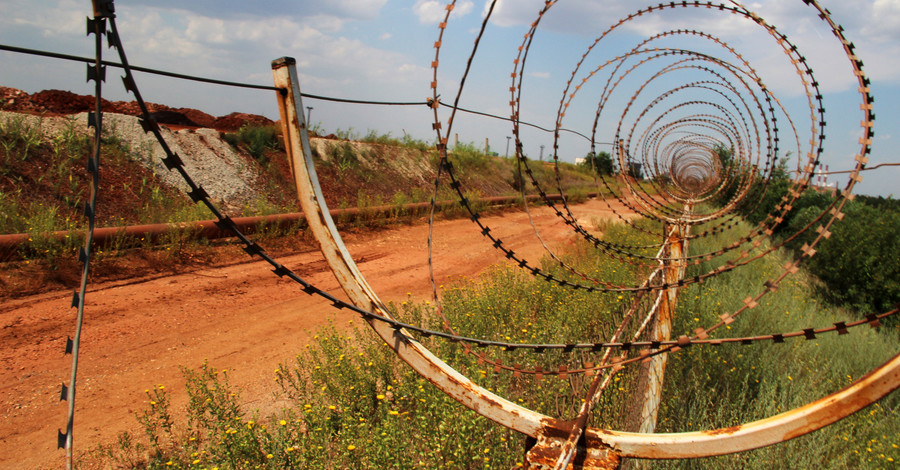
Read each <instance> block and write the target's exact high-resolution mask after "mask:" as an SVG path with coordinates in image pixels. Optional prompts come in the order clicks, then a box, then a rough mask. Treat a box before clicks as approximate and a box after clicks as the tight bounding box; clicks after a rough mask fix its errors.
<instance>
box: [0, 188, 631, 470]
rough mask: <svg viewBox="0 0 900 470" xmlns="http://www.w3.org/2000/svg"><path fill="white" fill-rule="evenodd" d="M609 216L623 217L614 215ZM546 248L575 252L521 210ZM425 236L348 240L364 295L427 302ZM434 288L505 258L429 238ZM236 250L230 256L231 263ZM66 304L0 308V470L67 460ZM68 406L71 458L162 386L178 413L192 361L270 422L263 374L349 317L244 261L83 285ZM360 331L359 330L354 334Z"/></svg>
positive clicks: (441, 235) (523, 232) (519, 236)
mask: <svg viewBox="0 0 900 470" xmlns="http://www.w3.org/2000/svg"><path fill="white" fill-rule="evenodd" d="M617 210H618V211H620V213H621V212H624V211H623V210H622V208H621V206H617ZM576 212H577V213H578V215H579V219H580V220H581V221H582V222H583V223H585V225H586V227H588V228H591V227H592V225H591V221H592V220H594V218H607V217H615V216H614V214H613V213H612V212H611V211H610V210H609V209H608V206H607V203H606V202H603V201H588V202H587V203H585V204H582V205H579V206H578V207H577V210H576ZM532 213H533V214H534V215H535V222H536V224H537V226H538V227H539V229H540V230H541V235H542V236H543V237H544V239H545V241H546V242H547V243H548V244H550V246H552V247H555V248H562V247H564V246H565V245H567V244H571V243H573V241H574V239H575V234H574V233H573V232H572V230H571V228H569V227H568V226H566V225H564V224H561V223H558V219H556V217H555V216H553V215H552V212H551V211H550V210H548V209H546V208H532ZM483 220H484V221H485V222H486V223H487V224H488V225H490V226H492V227H494V233H495V234H497V235H499V236H500V237H501V238H503V239H504V241H505V242H506V243H507V246H509V247H510V248H512V249H514V250H515V252H516V253H518V254H521V255H523V256H524V257H526V259H529V260H533V261H534V262H535V263H536V262H538V260H539V259H540V257H541V256H542V254H543V253H544V252H543V249H542V248H541V246H540V243H539V242H538V240H537V239H536V238H535V236H534V233H533V231H532V230H531V227H530V225H529V224H528V219H527V216H526V215H525V214H524V213H523V212H521V211H516V212H507V213H505V214H501V215H495V216H490V217H485V218H484V219H483ZM427 234H428V226H427V225H425V224H422V225H415V226H408V227H402V228H397V229H390V230H384V231H379V232H377V233H373V234H369V235H359V236H355V237H353V238H352V239H350V240H348V241H347V245H348V248H349V250H350V252H351V253H352V255H353V256H354V259H356V260H357V262H358V264H359V266H360V269H361V271H362V272H363V274H364V275H365V276H366V278H367V279H368V281H369V283H370V284H371V285H372V287H373V288H374V289H375V291H376V292H378V293H379V295H381V297H382V299H384V300H392V299H405V298H406V296H407V294H408V293H409V294H411V295H412V296H413V298H418V299H427V298H430V292H431V290H430V281H429V279H428V265H427V259H426V240H427ZM435 239H436V242H435V253H436V254H435V268H436V274H437V279H438V282H450V281H452V280H454V279H458V278H459V277H460V276H474V275H477V274H479V273H481V272H483V271H484V270H485V269H486V268H488V267H489V266H491V265H494V264H497V263H501V262H503V261H504V258H503V257H502V256H500V255H499V254H498V252H497V251H496V250H494V249H493V248H492V246H491V245H490V244H489V243H486V242H485V241H484V240H485V239H484V238H482V237H481V235H480V234H479V232H478V230H477V229H476V228H475V226H474V225H473V224H472V223H471V222H470V221H468V220H467V219H460V220H450V221H442V222H439V223H438V224H436V226H435ZM237 249H238V248H235V250H237ZM280 261H281V262H282V264H284V265H285V266H289V267H291V268H292V269H295V270H296V271H297V272H299V273H300V274H301V275H302V276H304V277H305V278H306V279H307V280H309V281H310V282H312V283H313V284H315V285H317V286H320V287H322V288H324V289H326V290H328V291H330V292H336V291H337V290H338V287H337V283H336V281H335V280H334V277H333V276H332V274H331V271H330V270H329V269H328V266H327V265H326V263H325V261H324V259H323V258H322V256H321V254H320V253H318V252H308V253H300V254H295V255H292V256H287V257H283V258H281V259H280ZM71 299H72V290H65V291H59V292H49V293H45V294H40V295H35V296H31V297H25V298H20V299H15V300H5V301H3V303H2V305H0V328H2V329H0V364H2V370H0V468H23V469H25V468H27V469H32V468H60V467H62V466H63V465H64V461H65V452H64V451H62V450H57V449H56V435H57V429H62V428H64V426H65V414H66V402H61V401H59V393H60V384H61V383H68V381H69V374H70V371H71V356H63V350H64V346H65V341H66V337H67V335H71V334H72V332H73V331H74V323H75V312H74V309H72V308H71V307H70V304H71ZM86 299H87V307H86V309H85V321H84V329H83V336H82V346H81V348H82V349H81V360H80V361H81V362H80V366H79V376H78V384H77V385H78V386H77V390H78V396H77V399H76V405H77V407H76V418H75V434H74V436H75V446H76V450H77V451H86V450H89V449H92V448H95V447H96V446H97V444H101V443H110V442H112V441H113V440H114V439H115V436H116V435H117V434H118V433H119V432H121V431H126V430H137V429H138V425H137V421H136V420H135V418H134V416H133V414H134V412H136V411H139V410H141V409H143V408H144V407H145V406H146V405H145V401H146V400H145V395H144V390H145V389H147V388H149V387H151V386H153V385H158V384H165V386H166V388H167V389H169V390H170V391H172V392H173V393H172V404H173V409H175V410H177V409H178V407H180V406H182V405H183V404H184V402H185V401H186V397H185V396H184V392H183V384H184V381H183V379H182V375H181V372H180V370H179V367H180V366H185V367H196V366H198V365H199V364H200V363H201V362H203V361H204V360H208V361H209V363H210V364H211V365H212V366H214V367H216V368H220V369H228V371H229V378H230V381H231V383H232V384H235V385H237V386H238V387H240V388H241V390H242V394H241V396H242V398H243V400H244V403H245V406H246V407H247V408H248V409H251V410H252V409H258V410H259V411H260V413H261V414H262V415H265V414H266V412H268V411H269V410H272V409H273V408H274V406H275V405H274V402H273V391H274V389H275V387H274V382H273V380H272V377H273V374H272V371H273V370H274V369H275V368H276V367H277V364H278V363H279V362H281V361H286V360H289V359H290V358H292V357H293V356H294V354H295V353H296V352H298V351H299V350H300V349H301V348H303V346H304V345H305V344H306V343H307V341H308V339H309V338H310V337H311V336H312V335H313V334H314V332H315V331H316V329H317V328H319V327H321V326H323V325H325V324H327V323H328V322H334V323H335V324H336V325H340V326H341V327H346V325H347V324H348V320H355V318H354V316H353V315H351V314H349V313H347V312H342V311H336V310H335V309H333V308H332V307H331V306H330V304H328V303H326V302H325V301H323V300H321V299H318V298H313V297H309V296H308V295H306V294H304V293H303V292H302V291H301V290H300V289H299V287H298V286H297V285H296V284H294V283H293V282H291V281H288V280H283V279H279V278H278V277H277V276H275V275H274V274H272V272H271V270H270V269H269V268H268V265H267V264H265V263H263V262H259V261H248V262H246V263H241V264H238V265H232V266H228V267H222V268H210V269H201V270H196V271H194V272H190V273H187V274H181V275H175V276H168V277H156V278H141V277H135V278H134V279H131V280H128V281H117V282H109V283H105V284H95V285H92V286H91V287H90V289H89V292H88V295H87V297H86ZM354 323H355V324H357V325H359V324H361V323H362V322H360V321H356V322H354Z"/></svg>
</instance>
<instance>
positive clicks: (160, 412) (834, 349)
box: [89, 222, 900, 469]
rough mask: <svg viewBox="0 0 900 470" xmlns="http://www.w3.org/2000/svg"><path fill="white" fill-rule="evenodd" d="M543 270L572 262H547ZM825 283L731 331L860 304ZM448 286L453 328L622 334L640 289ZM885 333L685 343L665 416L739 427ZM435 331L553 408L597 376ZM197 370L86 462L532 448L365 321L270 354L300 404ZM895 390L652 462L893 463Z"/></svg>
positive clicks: (624, 229) (792, 398) (424, 321)
mask: <svg viewBox="0 0 900 470" xmlns="http://www.w3.org/2000/svg"><path fill="white" fill-rule="evenodd" d="M639 224H647V223H646V222H639ZM644 228H652V227H650V226H649V225H648V226H646V227H644ZM742 229H745V227H739V228H738V229H737V230H739V231H740V230H742ZM604 231H605V232H606V235H605V236H606V238H607V240H609V241H613V242H618V243H631V244H646V243H649V242H652V241H653V240H652V239H651V238H652V237H649V236H647V235H645V234H642V233H639V232H635V231H634V230H633V229H629V227H628V225H626V224H610V225H607V226H605V227H604ZM723 236H724V235H721V234H720V235H719V237H723ZM702 243H704V241H696V243H695V245H696V246H694V248H693V249H695V250H701V249H703V248H704V247H703V246H700V244H702ZM709 243H712V244H713V245H716V244H718V243H721V240H715V239H714V240H710V241H709ZM779 256H783V255H779ZM565 257H566V260H567V261H568V262H572V263H579V266H580V268H581V269H583V270H585V271H586V273H587V274H588V275H591V276H598V277H602V278H604V279H607V280H612V281H615V282H633V280H634V279H635V278H641V277H642V276H644V275H646V272H645V271H643V270H642V269H640V268H636V267H631V266H628V265H622V264H620V263H617V262H614V261H612V260H609V259H606V258H600V257H597V256H592V255H591V249H590V248H589V247H588V246H587V244H584V243H582V244H578V245H576V247H575V248H574V249H573V250H571V251H570V252H568V253H566V254H565ZM783 261H784V260H783V259H780V258H777V257H776V258H775V259H771V260H766V261H763V262H762V265H760V266H757V267H756V269H743V270H737V271H734V272H732V273H729V274H725V275H722V276H719V277H717V278H715V279H713V280H712V281H710V282H707V283H705V284H703V285H700V286H693V287H688V288H685V289H684V290H683V292H682V294H681V296H680V300H679V307H678V314H677V317H676V324H675V332H676V333H677V332H680V331H690V330H692V329H693V328H695V327H696V326H697V325H704V324H710V323H711V322H713V321H714V319H715V318H716V317H717V315H718V314H720V313H722V312H725V311H731V310H733V309H734V308H735V306H736V305H737V304H739V303H740V302H741V299H743V298H744V297H745V296H746V293H747V286H760V285H761V284H762V281H763V280H764V279H767V278H768V277H770V276H771V271H773V270H776V269H778V267H779V266H780V265H781V264H782V262H783ZM703 268H707V269H708V268H709V266H704V267H703ZM543 269H546V270H550V271H553V272H554V274H555V275H558V276H566V274H565V273H563V272H560V271H559V270H558V269H557V268H556V267H555V266H554V263H551V262H549V261H547V262H545V266H543ZM814 282H815V281H814V280H813V279H811V278H809V277H806V276H804V275H795V276H794V278H793V279H792V280H790V281H786V282H784V283H783V284H782V287H781V289H779V290H778V291H777V292H776V293H774V294H770V295H769V296H767V297H766V298H765V299H764V300H765V301H764V302H763V303H761V305H760V306H759V307H757V308H756V309H754V310H753V311H752V313H753V315H752V316H750V314H747V315H745V316H744V317H740V318H739V319H738V320H737V321H736V322H735V323H734V324H732V325H730V326H731V329H729V330H727V331H726V333H727V334H728V335H745V334H751V333H752V334H764V333H770V332H786V331H796V330H799V329H802V328H806V327H810V326H818V325H828V324H830V323H831V322H834V321H839V320H843V319H846V318H847V313H846V312H842V311H840V310H836V309H829V308H825V307H824V306H823V305H822V304H821V302H820V301H819V300H818V299H816V298H815V297H810V296H809V292H811V291H812V290H813V289H812V288H811V286H812V284H813V283H814ZM443 292H444V297H443V299H442V303H443V306H444V312H445V314H446V316H447V318H448V319H449V322H450V324H451V325H452V326H453V328H454V329H455V330H456V331H457V332H459V333H460V334H463V335H471V336H478V337H482V338H487V339H496V340H501V341H508V342H514V343H517V342H523V343H531V342H554V341H560V340H567V341H571V340H585V339H589V338H596V337H608V336H609V334H610V330H609V329H610V328H611V325H610V323H609V322H608V321H606V320H610V319H616V318H620V317H621V315H622V313H623V311H624V309H625V305H627V304H628V303H629V300H630V299H629V298H627V296H623V295H620V294H615V293H606V294H600V295H596V294H594V295H589V294H587V293H585V292H584V291H571V292H570V291H565V290H563V289H559V288H557V287H555V286H552V285H550V284H549V283H547V282H544V281H541V280H537V279H535V278H532V277H531V276H528V275H526V274H523V272H522V271H521V270H518V269H515V268H511V267H497V268H495V269H494V270H492V271H490V272H489V273H487V274H486V275H484V276H482V277H479V278H477V279H464V278H463V279H459V280H457V281H455V282H454V283H453V284H452V285H450V286H448V287H447V288H444V289H443ZM434 307H435V306H434V305H432V304H431V302H418V303H417V302H412V301H411V300H406V301H403V302H400V303H399V304H396V305H392V309H393V310H394V311H396V312H397V314H398V315H399V317H400V318H401V319H402V320H403V321H405V322H409V323H412V324H420V325H423V326H426V327H431V328H439V323H440V321H439V320H438V319H437V318H436V317H435V314H434ZM351 323H356V322H351ZM348 326H353V325H348ZM885 333H886V332H883V331H882V332H879V331H875V330H871V329H869V328H858V329H856V330H853V331H852V332H851V335H850V336H846V337H837V336H836V335H835V336H826V335H822V337H820V338H819V339H817V340H815V341H802V340H801V341H789V342H786V343H785V344H780V345H772V344H755V345H751V346H721V347H718V348H714V347H702V346H695V347H691V348H687V349H685V350H684V351H681V352H679V353H677V354H673V355H671V356H670V358H669V366H668V369H667V378H666V384H667V387H666V389H665V392H664V396H663V402H662V405H661V410H660V419H659V425H658V428H657V429H658V431H659V432H680V431H691V430H698V429H713V428H717V427H725V426H733V425H736V424H740V423H743V422H747V421H750V420H755V419H760V418H763V417H767V416H771V415H773V414H777V413H779V412H782V411H785V410H788V409H790V408H794V407H796V406H799V405H803V404H806V403H808V402H810V401H812V400H815V399H818V398H820V397H821V396H823V395H825V394H827V393H830V392H832V391H834V390H836V389H838V388H841V387H843V386H846V385H847V384H848V383H850V382H851V381H852V380H855V379H857V378H859V377H860V375H861V374H863V373H865V372H867V371H869V370H871V369H872V368H873V367H874V366H875V365H877V364H879V363H880V362H881V361H883V360H884V359H885V358H887V357H888V356H890V355H891V354H893V352H894V351H897V349H898V346H900V345H898V340H897V338H896V337H895V336H894V335H892V334H885ZM423 342H424V343H425V344H426V346H428V347H429V348H430V349H431V350H432V351H434V352H435V353H436V354H437V355H438V356H439V357H441V358H442V359H444V360H445V361H447V362H448V363H449V364H451V365H452V366H453V367H454V368H456V369H457V370H459V371H460V372H462V373H463V374H465V375H466V376H468V377H470V378H472V379H473V380H475V381H476V382H477V383H479V385H481V386H483V387H485V388H487V389H489V390H491V391H493V392H495V393H498V394H499V395H501V396H504V397H506V398H508V399H510V400H512V401H514V402H516V403H520V404H522V405H523V406H526V407H528V408H531V409H534V410H536V411H539V412H542V413H546V414H550V415H553V416H572V415H573V413H574V412H575V410H576V409H577V407H578V406H579V403H580V402H579V401H578V397H580V396H582V394H583V392H584V389H585V386H586V383H587V382H589V381H588V380H585V379H586V378H585V377H583V376H572V377H570V378H568V379H567V380H559V379H558V378H552V377H549V376H548V378H545V379H544V380H541V381H538V380H535V378H534V376H528V375H523V376H521V377H515V376H511V375H510V374H508V373H506V372H501V373H495V372H494V371H493V370H492V368H491V367H490V365H488V364H484V363H481V362H480V361H479V360H478V357H475V356H472V355H470V354H466V353H465V352H464V351H463V350H462V349H461V348H460V347H459V346H458V345H456V344H453V343H448V342H444V341H438V340H436V339H433V338H432V339H426V340H424V341H423ZM479 351H481V350H479ZM487 352H488V357H489V358H494V359H501V360H502V361H503V362H504V363H506V364H513V363H517V364H520V365H521V367H522V368H525V369H528V368H533V367H536V366H539V365H540V366H544V367H545V369H544V370H552V369H551V367H552V366H551V367H548V366H549V365H551V364H552V365H554V366H556V365H560V364H566V365H568V366H569V367H578V366H580V365H582V363H583V361H585V360H588V359H587V357H586V356H584V355H583V354H582V353H579V354H575V355H572V354H563V353H546V352H545V353H544V354H533V353H527V352H523V351H520V350H516V351H506V352H491V351H487ZM631 369H636V368H626V369H625V371H624V372H623V373H621V374H620V375H619V376H618V377H617V379H616V380H615V381H614V382H613V386H612V387H611V389H610V390H608V392H607V393H605V394H604V395H603V397H602V399H601V403H600V406H599V411H597V412H596V413H595V415H594V418H593V424H592V425H594V426H601V427H609V428H614V429H623V428H624V427H627V426H628V425H629V423H628V419H629V415H628V406H627V403H628V402H629V400H631V399H632V394H633V393H635V389H634V378H635V377H634V371H633V370H631ZM184 372H185V376H186V378H187V386H186V390H185V391H184V393H186V394H187V396H188V402H189V405H188V407H187V409H185V410H179V411H174V410H171V409H169V407H168V396H169V395H168V394H170V393H180V392H172V391H169V390H166V389H164V388H163V387H160V386H155V387H154V388H151V389H148V392H147V394H148V395H147V405H146V408H145V409H144V411H142V412H141V413H139V415H138V419H139V421H140V422H141V424H142V425H143V427H144V429H145V437H144V438H143V439H140V438H138V437H137V436H133V435H127V434H123V435H122V436H120V439H119V442H118V443H116V444H112V445H107V446H103V447H101V448H99V449H97V450H96V451H95V452H93V453H92V455H91V456H90V459H89V462H93V463H97V465H101V466H109V465H122V466H129V467H132V466H146V468H207V469H210V468H215V467H217V468H220V469H230V468H296V467H303V468H400V469H412V468H503V469H507V468H515V467H516V466H518V465H521V464H522V463H523V462H522V456H523V455H524V451H525V447H524V446H525V442H524V438H523V437H522V436H521V435H518V434H516V433H513V432H511V431H509V430H507V429H505V428H502V427H500V426H497V425H495V424H492V423H491V422H489V421H488V420H486V419H485V418H483V417H481V416H479V415H477V414H476V413H474V412H472V411H471V410H468V409H467V408H464V407H462V406H461V405H459V404H458V403H456V402H455V401H454V400H452V399H450V398H448V397H447V396H446V395H444V394H443V393H442V392H440V391H439V390H437V389H436V388H435V387H433V386H432V385H430V384H429V383H427V382H426V381H425V380H424V379H422V378H421V377H419V376H418V375H417V374H416V373H414V372H413V371H412V370H411V369H409V368H408V367H406V366H405V365H404V364H402V363H401V362H400V361H399V359H397V357H396V356H395V355H394V354H393V353H392V352H391V351H390V349H389V348H387V347H386V346H385V345H384V344H383V343H382V342H381V341H380V339H378V338H376V337H374V335H373V334H372V333H371V332H370V331H368V329H357V328H352V327H349V328H348V327H345V326H343V325H342V326H332V327H330V328H327V329H324V330H322V331H320V332H319V333H318V335H316V336H315V337H314V338H313V340H312V341H311V342H310V344H308V345H306V347H305V348H303V349H302V350H301V351H300V352H299V353H298V354H297V355H296V357H295V358H293V359H292V360H290V361H287V362H284V363H282V364H279V365H278V366H277V367H276V368H274V373H273V374H272V375H271V376H270V377H272V379H273V380H274V381H275V382H276V383H277V385H278V388H279V390H280V392H279V397H278V398H279V399H281V400H286V401H287V402H288V403H289V405H288V406H286V407H284V408H283V409H281V410H280V411H278V412H275V413H273V414H272V415H269V416H259V415H258V414H257V413H255V412H251V411H247V409H246V407H245V406H244V405H243V404H242V402H241V400H240V391H239V390H237V389H235V388H234V387H232V386H231V385H229V384H228V380H227V372H225V371H220V370H216V369H215V368H214V367H213V366H211V365H210V364H208V363H202V364H200V365H199V366H197V367H196V368H194V369H185V371H184ZM897 405H898V398H897V397H894V396H892V397H888V398H887V399H885V400H882V402H881V403H879V404H876V405H874V406H873V407H871V408H868V409H866V410H864V411H863V412H862V413H859V414H857V415H854V416H853V417H851V418H848V419H846V420H844V421H841V422H840V423H838V424H836V425H834V426H831V427H829V428H827V429H825V430H822V431H818V432H816V433H813V434H811V435H808V436H805V437H801V438H798V439H795V440H792V441H790V442H788V443H784V444H780V445H777V446H773V447H769V448H765V449H761V450H757V451H752V452H748V453H744V454H739V455H731V456H723V457H717V458H708V459H701V460H690V461H657V462H648V464H649V467H648V468H757V467H760V468H763V467H773V466H775V467H780V466H781V465H782V464H784V463H785V462H790V464H789V465H792V466H795V467H796V468H819V467H821V466H822V465H825V466H829V467H832V468H884V467H887V466H890V465H891V464H892V460H889V459H893V461H895V460H897V459H898V458H900V455H898V449H897V445H898V444H900V442H898V441H900V439H898V438H900V433H898V425H897V424H896V423H897V422H898V421H897V411H896V410H897ZM473 436H477V438H474V439H473Z"/></svg>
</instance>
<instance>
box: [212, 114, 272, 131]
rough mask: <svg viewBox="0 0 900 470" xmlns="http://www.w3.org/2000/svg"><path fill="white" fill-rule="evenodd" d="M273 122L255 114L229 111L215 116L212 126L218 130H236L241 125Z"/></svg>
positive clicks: (261, 124)
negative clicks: (223, 114) (229, 112)
mask: <svg viewBox="0 0 900 470" xmlns="http://www.w3.org/2000/svg"><path fill="white" fill-rule="evenodd" d="M272 124H274V122H272V120H271V119H269V118H267V117H265V116H259V115H257V114H245V113H231V114H229V115H228V116H220V117H218V118H216V122H215V125H214V126H210V127H214V128H215V129H218V130H220V131H236V130H238V129H240V128H241V127H243V126H246V125H251V126H269V125H272Z"/></svg>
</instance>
